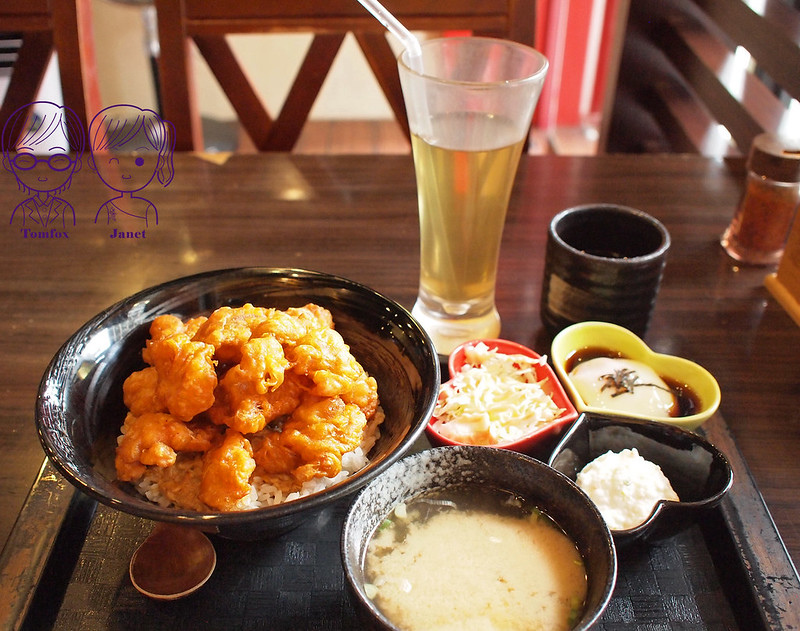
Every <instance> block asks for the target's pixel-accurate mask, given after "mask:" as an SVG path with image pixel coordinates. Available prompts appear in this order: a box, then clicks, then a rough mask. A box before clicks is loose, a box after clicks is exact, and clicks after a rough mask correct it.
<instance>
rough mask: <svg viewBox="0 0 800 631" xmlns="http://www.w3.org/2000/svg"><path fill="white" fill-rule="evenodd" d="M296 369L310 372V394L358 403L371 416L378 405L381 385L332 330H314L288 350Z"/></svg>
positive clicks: (308, 373)
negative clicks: (337, 397) (311, 384)
mask: <svg viewBox="0 0 800 631" xmlns="http://www.w3.org/2000/svg"><path fill="white" fill-rule="evenodd" d="M286 357H287V359H289V361H290V362H292V364H293V370H294V371H296V372H300V373H303V374H305V375H308V376H309V377H310V379H311V380H312V381H313V383H314V386H313V387H312V389H311V394H315V395H317V396H321V397H336V396H339V397H341V398H342V399H343V400H344V401H345V402H346V403H353V404H355V405H358V406H359V407H360V408H361V409H362V411H363V412H364V414H365V415H366V416H368V417H370V416H372V415H373V414H374V413H375V410H376V409H377V406H378V385H377V383H376V382H375V379H373V378H372V377H370V376H369V375H367V373H366V371H365V370H364V368H363V367H362V366H361V364H359V363H358V361H357V360H356V358H355V357H353V355H352V354H351V353H350V347H349V346H348V345H347V344H346V343H345V341H344V339H343V338H342V336H341V335H340V334H339V333H338V332H337V331H335V330H333V329H315V330H313V331H312V332H310V333H309V334H308V335H306V337H304V338H303V339H302V340H301V341H300V343H299V344H298V345H297V346H296V347H294V348H292V349H288V350H287V351H286Z"/></svg>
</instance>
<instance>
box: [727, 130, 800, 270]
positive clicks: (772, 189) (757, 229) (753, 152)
mask: <svg viewBox="0 0 800 631" xmlns="http://www.w3.org/2000/svg"><path fill="white" fill-rule="evenodd" d="M798 205H800V139H798V140H788V139H786V138H781V137H779V136H776V135H774V134H770V133H765V134H760V135H758V136H756V138H755V139H754V140H753V144H752V146H751V148H750V154H749V156H748V159H747V181H746V184H745V189H744V192H743V194H742V197H741V199H740V201H739V205H738V207H737V209H736V213H735V214H734V216H733V219H732V220H731V223H730V225H729V226H728V228H727V229H726V230H725V233H724V234H723V235H722V239H721V243H722V247H723V248H725V251H726V252H727V253H728V254H729V255H730V256H731V257H733V258H734V259H736V260H737V261H741V262H742V263H752V264H756V265H771V264H776V263H778V262H779V261H780V259H781V256H782V254H783V249H784V246H785V245H786V237H787V236H788V234H789V228H790V227H791V225H792V220H793V219H794V216H795V213H796V212H797V207H798Z"/></svg>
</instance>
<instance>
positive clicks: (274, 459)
mask: <svg viewBox="0 0 800 631" xmlns="http://www.w3.org/2000/svg"><path fill="white" fill-rule="evenodd" d="M366 424H367V418H366V417H365V416H364V413H363V412H362V411H361V409H360V408H359V407H358V406H357V405H353V404H348V403H345V402H344V401H342V399H340V398H339V397H331V398H325V397H314V396H309V397H307V398H306V399H305V400H304V401H303V402H302V403H301V404H300V405H299V406H298V407H297V409H296V410H295V411H294V413H293V414H292V415H291V417H290V418H289V420H288V421H286V422H285V423H284V425H283V429H282V431H281V432H280V434H278V433H275V434H273V435H270V436H269V438H268V439H267V440H265V442H264V444H262V445H261V447H260V448H259V449H258V450H257V451H256V454H255V458H256V462H257V463H258V465H259V466H260V467H262V468H263V469H264V470H265V471H266V472H268V473H291V474H292V476H293V477H294V478H295V479H296V480H297V481H298V482H300V483H302V482H306V481H307V480H311V479H312V478H315V477H331V476H334V475H336V474H337V473H339V472H340V471H341V470H342V454H344V453H347V452H348V451H352V450H353V449H355V448H356V447H358V446H359V445H360V444H361V438H362V436H363V432H364V427H365V426H366ZM289 467H291V469H290V468H289Z"/></svg>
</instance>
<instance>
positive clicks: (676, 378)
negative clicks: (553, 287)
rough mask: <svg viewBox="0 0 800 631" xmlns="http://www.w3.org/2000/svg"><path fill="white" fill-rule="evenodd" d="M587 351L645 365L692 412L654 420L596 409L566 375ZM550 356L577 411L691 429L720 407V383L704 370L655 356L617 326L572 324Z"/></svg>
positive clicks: (676, 359) (648, 416)
mask: <svg viewBox="0 0 800 631" xmlns="http://www.w3.org/2000/svg"><path fill="white" fill-rule="evenodd" d="M590 349H603V350H604V351H608V353H607V355H608V356H610V357H624V358H627V359H630V360H635V361H639V362H642V363H644V364H647V365H648V366H649V367H650V368H652V369H653V370H654V371H655V372H656V373H657V374H658V375H659V376H660V377H661V378H662V379H664V381H665V382H667V383H668V384H670V386H672V387H674V388H678V389H679V390H680V391H682V392H683V394H684V395H686V397H688V398H691V400H692V403H693V406H692V410H691V413H689V414H687V415H684V416H672V417H670V416H659V417H657V418H656V417H655V416H653V415H652V414H639V413H635V412H630V411H625V410H622V409H612V408H611V407H610V406H609V407H598V406H596V405H592V404H591V403H589V402H587V401H586V400H584V398H583V397H582V396H581V394H580V392H579V389H578V387H577V385H576V383H575V382H574V380H573V379H572V378H571V377H570V374H569V373H570V370H571V368H572V364H573V363H574V362H575V357H576V355H577V354H580V353H581V352H582V351H584V352H585V351H587V350H590ZM603 354H606V353H603ZM550 357H551V361H552V362H553V366H554V367H555V370H556V373H558V376H559V378H560V379H561V382H562V383H563V384H564V387H565V388H566V390H567V392H568V393H569V395H570V397H571V398H572V402H573V403H574V404H575V408H576V409H577V410H578V411H579V412H590V413H595V414H616V415H619V416H626V417H629V418H638V419H643V420H656V421H660V422H664V423H668V424H670V425H675V426H677V427H682V428H683V429H688V430H694V429H697V428H698V427H699V426H700V425H702V424H703V423H704V422H705V421H707V420H708V419H709V418H710V417H711V415H713V414H714V412H716V410H717V408H718V407H719V403H720V398H721V395H720V389H719V384H718V383H717V380H716V379H714V377H713V375H712V374H711V373H709V372H708V371H707V370H706V369H705V368H703V367H702V366H700V365H699V364H696V363H695V362H693V361H690V360H688V359H684V358H682V357H676V356H674V355H664V354H661V353H656V352H655V351H653V350H651V349H650V347H649V346H647V344H645V343H644V342H643V341H642V339H641V338H639V337H638V336H637V335H635V334H633V333H631V332H630V331H629V330H628V329H626V328H624V327H621V326H619V325H616V324H611V323H608V322H579V323H578V324H573V325H572V326H569V327H567V328H565V329H564V330H562V331H561V332H560V333H558V335H556V336H555V338H554V339H553V343H552V345H551V353H550Z"/></svg>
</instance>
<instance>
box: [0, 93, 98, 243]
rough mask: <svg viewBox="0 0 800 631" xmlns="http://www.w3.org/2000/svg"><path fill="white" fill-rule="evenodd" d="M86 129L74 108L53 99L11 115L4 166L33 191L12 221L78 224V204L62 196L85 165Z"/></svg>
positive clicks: (45, 225)
mask: <svg viewBox="0 0 800 631" xmlns="http://www.w3.org/2000/svg"><path fill="white" fill-rule="evenodd" d="M83 129H84V128H83V124H82V122H81V120H80V117H79V116H78V115H77V114H76V113H75V112H74V111H73V110H71V109H70V108H68V107H65V106H62V105H58V104H56V103H52V102H50V101H34V102H33V103H29V104H27V105H24V106H23V107H21V108H19V109H18V110H16V111H15V112H14V113H13V114H12V115H11V116H10V117H9V118H8V120H7V121H6V124H5V125H4V126H3V131H2V150H3V166H4V167H5V169H6V170H7V171H10V172H11V173H13V174H14V176H15V177H16V179H17V185H18V186H19V188H20V190H21V191H23V192H24V193H25V194H26V195H30V197H28V198H27V199H25V200H23V201H22V202H20V203H19V204H18V205H17V206H16V208H14V210H13V212H12V213H11V220H10V221H9V224H11V225H13V224H15V223H16V224H18V225H20V226H22V229H23V230H33V229H35V228H48V227H52V229H55V227H56V226H58V227H61V228H67V227H68V226H74V225H75V209H74V208H73V207H72V205H71V204H70V203H69V202H67V201H66V200H65V199H62V198H61V197H60V195H61V194H62V193H63V192H64V191H66V190H67V189H68V188H69V187H70V184H71V183H72V176H73V175H74V174H75V173H77V172H78V171H79V170H80V168H81V155H82V154H83V147H84V143H85V137H84V131H83Z"/></svg>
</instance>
